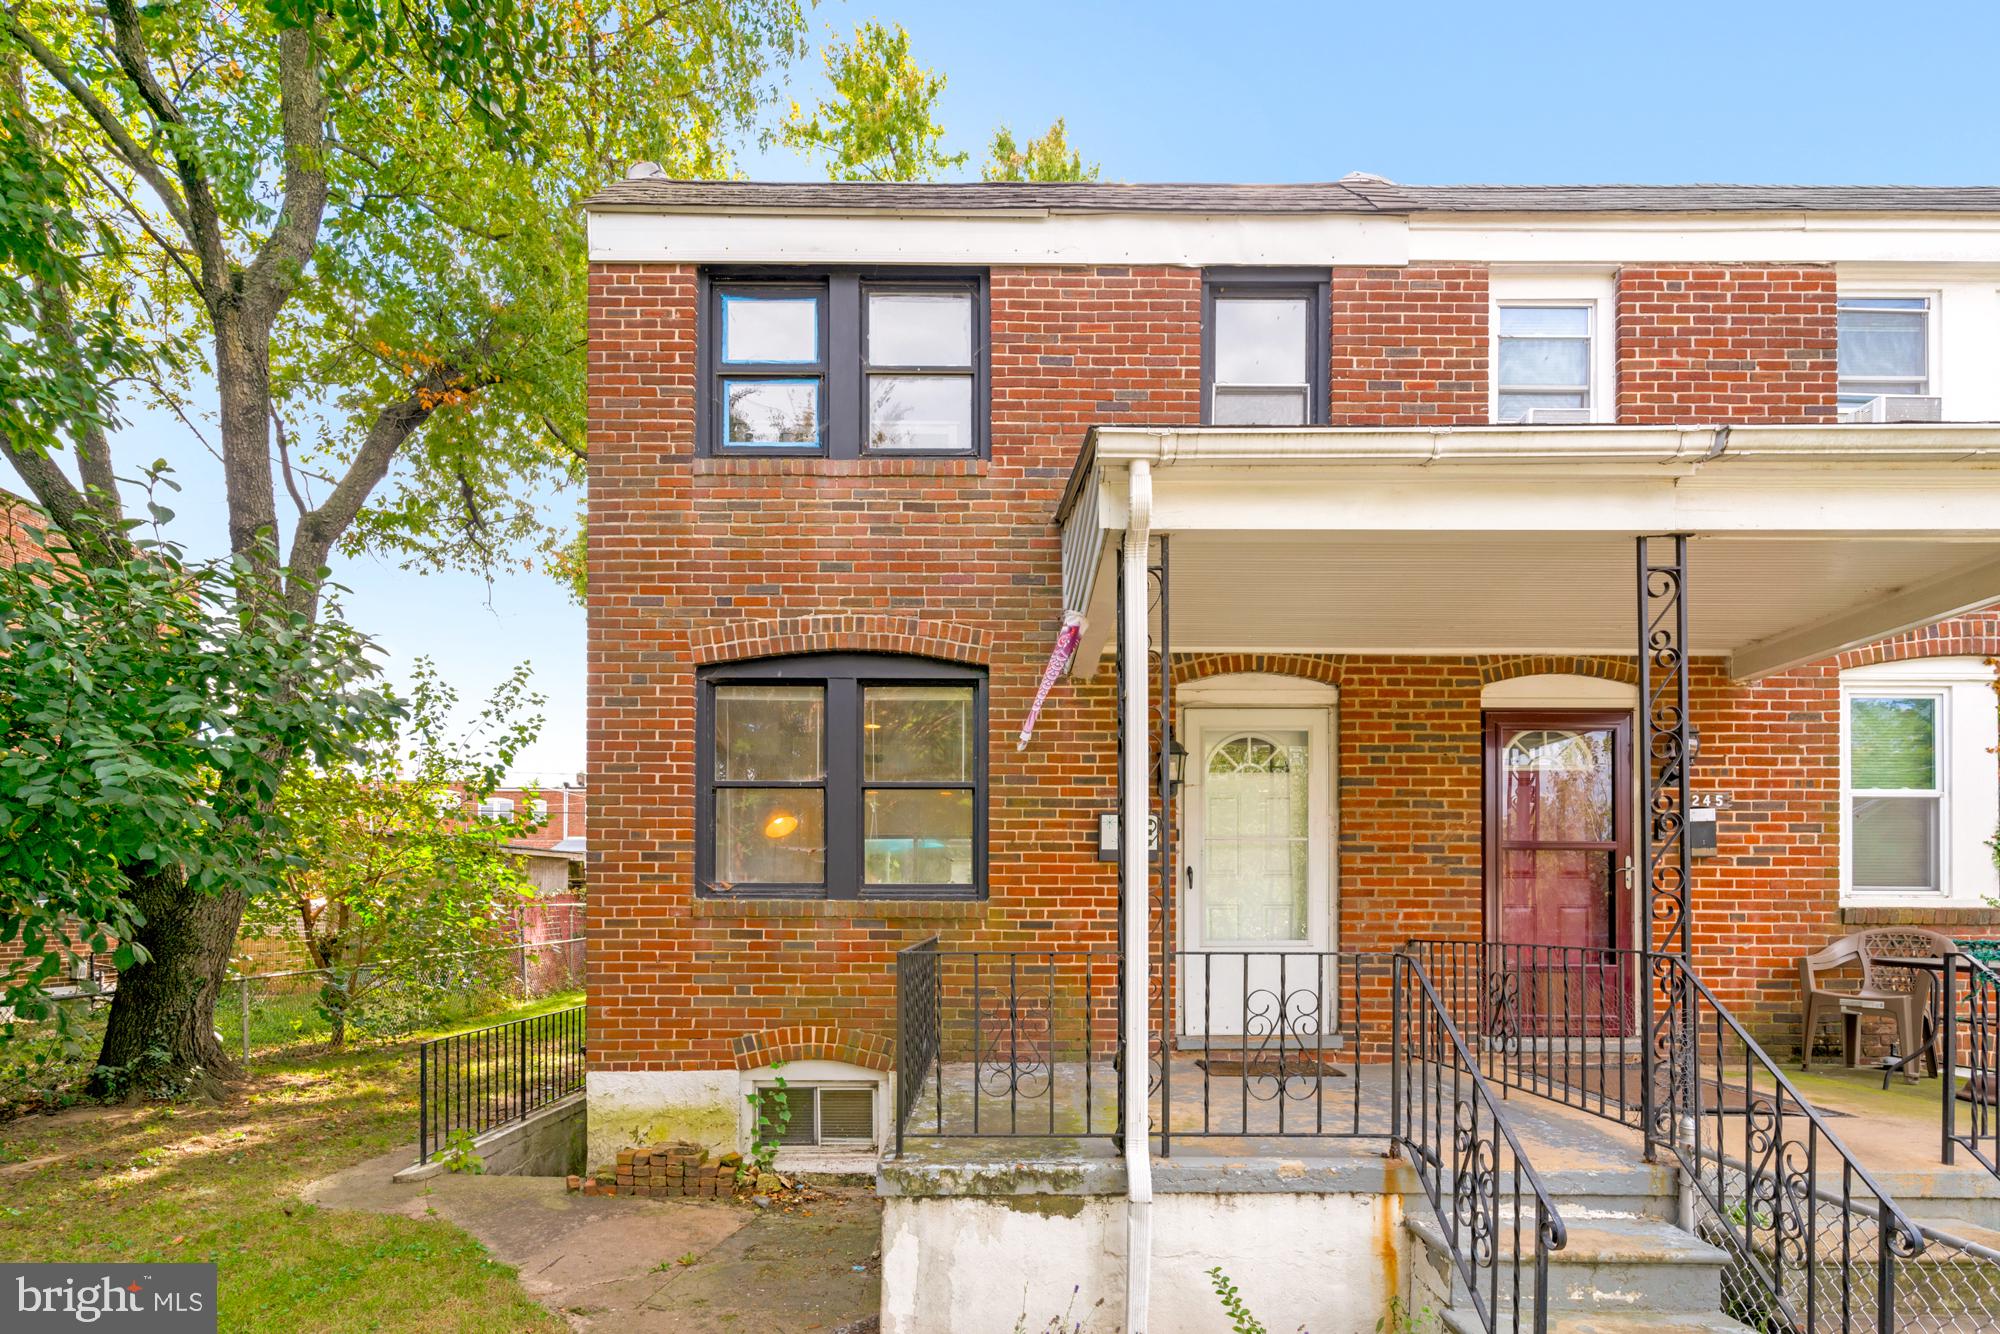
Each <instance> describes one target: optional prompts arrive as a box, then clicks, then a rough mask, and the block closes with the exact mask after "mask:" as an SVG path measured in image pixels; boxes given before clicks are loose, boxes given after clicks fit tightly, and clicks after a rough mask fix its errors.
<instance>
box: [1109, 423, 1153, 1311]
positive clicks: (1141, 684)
mask: <svg viewBox="0 0 2000 1334" xmlns="http://www.w3.org/2000/svg"><path fill="white" fill-rule="evenodd" d="M1127 497H1128V500H1129V503H1130V511H1129V512H1130V518H1129V519H1128V520H1127V522H1126V525H1125V545H1124V551H1123V553H1122V555H1123V559H1124V561H1125V590H1126V597H1125V606H1124V608H1123V610H1124V624H1123V625H1121V626H1120V627H1119V634H1120V635H1121V636H1122V637H1123V639H1124V643H1125V646H1126V658H1125V664H1126V670H1127V672H1128V673H1129V674H1130V679H1129V680H1128V681H1127V682H1126V686H1125V716H1124V717H1123V718H1121V719H1120V720H1119V727H1120V729H1121V730H1122V731H1123V734H1124V736H1125V772H1124V774H1123V775H1121V782H1120V785H1119V788H1120V792H1121V793H1122V795H1123V796H1124V798H1125V800H1124V801H1123V802H1122V803H1121V804H1122V806H1123V810H1122V813H1121V822H1122V826H1123V827H1122V828H1120V829H1119V831H1118V849H1119V856H1120V857H1121V858H1122V860H1123V867H1122V869H1123V872H1124V874H1123V876H1122V883H1121V884H1120V886H1119V893H1120V895H1121V897H1122V899H1123V906H1124V917H1125V941H1124V945H1125V957H1124V958H1123V959H1121V960H1119V966H1120V967H1121V968H1123V969H1124V974H1125V997H1124V1000H1125V1054H1124V1068H1123V1069H1122V1070H1121V1071H1120V1072H1119V1073H1120V1075H1121V1077H1122V1078H1123V1079H1124V1081H1125V1124H1124V1125H1123V1127H1121V1129H1122V1130H1123V1131H1124V1136H1125V1330H1126V1334H1145V1329H1146V1317H1147V1309H1148V1307H1149V1305H1150V1304H1151V1297H1152V1263H1153V1256H1152V1251H1153V1162H1152V1156H1151V1155H1152V1132H1151V1128H1150V1127H1149V1126H1148V1124H1147V1118H1146V1092H1147V1090H1146V1084H1147V1073H1148V1066H1149V1060H1148V1057H1147V1053H1148V1052H1149V1051H1150V1050H1151V1044H1150V1042H1149V1041H1148V1035H1147V1031H1146V1020H1147V1018H1148V1016H1147V1013H1146V1002H1147V995H1148V987H1147V985H1146V967H1147V963H1148V960H1149V959H1150V957H1151V943H1150V940H1149V939H1148V936H1149V929H1150V925H1151V923H1150V922H1149V920H1148V918H1147V915H1146V914H1147V912H1148V910H1149V907H1150V905H1149V904H1148V903H1147V894H1146V886H1147V881H1148V878H1149V876H1150V873H1151V859H1150V857H1149V855H1148V853H1147V850H1146V840H1145V839H1144V838H1142V837H1140V836H1139V830H1140V829H1142V828H1143V827H1144V820H1143V818H1142V815H1143V812H1144V811H1145V809H1146V802H1145V796H1146V793H1147V791H1148V789H1149V787H1150V783H1149V782H1148V777H1149V774H1150V766H1149V765H1148V764H1147V753H1148V749H1149V748H1148V746H1147V736H1148V733H1149V728H1148V726H1147V714H1148V712H1149V710H1148V691H1147V683H1148V680H1149V678H1150V677H1151V675H1152V674H1151V673H1150V672H1149V671H1148V670H1147V668H1146V629H1147V621H1146V546H1147V543H1148V541H1149V539H1150V538H1151V536H1152V526H1153V471H1152V468H1151V466H1150V465H1149V464H1148V463H1147V462H1146V461H1145V460H1144V459H1140V460H1137V461H1135V462H1134V463H1133V464H1132V469H1131V477H1130V479H1129V481H1128V484H1127ZM1135 660H1136V670H1134V664H1135Z"/></svg>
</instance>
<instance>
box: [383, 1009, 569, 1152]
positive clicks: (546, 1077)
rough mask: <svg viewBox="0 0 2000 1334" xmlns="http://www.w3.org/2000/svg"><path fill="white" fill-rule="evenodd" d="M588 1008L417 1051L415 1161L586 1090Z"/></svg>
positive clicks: (450, 1038)
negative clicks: (456, 1138) (463, 1136)
mask: <svg viewBox="0 0 2000 1334" xmlns="http://www.w3.org/2000/svg"><path fill="white" fill-rule="evenodd" d="M584 1037H585V1029H584V1007H583V1006H581V1005H575V1006H571V1007H570V1008H568V1009H564V1010H552V1011H550V1012H549V1013H548V1014H537V1015H530V1016H528V1017H527V1018H525V1019H515V1020H511V1021H509V1022H508V1023H504V1024H493V1025H490V1026H488V1027H486V1028H475V1029H472V1030H470V1031H469V1032H465V1033H452V1034H449V1035H447V1036H445V1037H441V1038H435V1039H433V1040H431V1041H429V1042H426V1043H424V1044H423V1045H422V1046H421V1047H419V1048H418V1049H417V1104H418V1106H417V1161H418V1162H419V1163H427V1162H429V1161H430V1160H431V1158H432V1157H433V1156H434V1155H436V1154H438V1153H439V1152H441V1151H443V1150H444V1149H445V1148H446V1147H447V1146H448V1145H449V1143H450V1142H451V1139H452V1137H453V1136H454V1135H457V1134H459V1133H460V1132H464V1133H467V1134H470V1135H473V1136H478V1135H483V1134H485V1133H486V1132H487V1131H489V1130H495V1129H498V1128H499V1127H501V1126H504V1125H506V1124H508V1123H509V1122H512V1121H518V1120H520V1119H522V1118H523V1117H526V1116H528V1115H529V1114H531V1113H533V1112H535V1111H538V1110H540V1109H541V1108H543V1107H547V1106H549V1105H550V1104H551V1103H554V1102H557V1101H558V1100H560V1099H562V1098H565V1097H567V1096H569V1095H570V1094H572V1093H578V1092H581V1091H582V1089H583V1076H584Z"/></svg>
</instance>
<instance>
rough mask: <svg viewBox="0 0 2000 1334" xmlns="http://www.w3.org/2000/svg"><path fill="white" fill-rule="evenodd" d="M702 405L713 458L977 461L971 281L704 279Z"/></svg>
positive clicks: (978, 411)
mask: <svg viewBox="0 0 2000 1334" xmlns="http://www.w3.org/2000/svg"><path fill="white" fill-rule="evenodd" d="M706 283H707V298H706V300H705V301H704V303H703V310H704V317H703V328H702V335H701V348H700V358H701V365H702V383H703V392H702V393H701V395H700V396H699V401H698V404H697V417H698V418H699V429H700V431H701V436H702V440H703V448H704V450H705V452H708V453H712V454H821V455H826V456H829V457H832V458H855V457H858V456H860V455H864V454H895V455H904V456H908V455H961V456H965V455H977V454H979V453H982V452H983V451H984V449H985V441H986V422H987V404H986V386H985V382H986V291H985V284H984V281H983V280H982V279H980V278H978V277H976V276H938V275H934V274H928V273H926V274H912V275H902V274H881V275H875V274H864V273H859V272H833V273H820V274H812V275H805V274H798V273H783V274H778V275H771V274H764V273H746V274H740V275H730V274H720V273H718V274H712V275H706Z"/></svg>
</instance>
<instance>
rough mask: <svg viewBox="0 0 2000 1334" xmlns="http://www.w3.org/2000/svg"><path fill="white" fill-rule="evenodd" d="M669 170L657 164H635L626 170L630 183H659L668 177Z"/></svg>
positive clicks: (640, 162) (626, 176) (643, 162)
mask: <svg viewBox="0 0 2000 1334" xmlns="http://www.w3.org/2000/svg"><path fill="white" fill-rule="evenodd" d="M666 174H667V169H666V168H665V167H662V166H661V165H660V164H659V163H657V162H645V161H639V162H634V163H633V164H632V165H631V166H629V167H627V168H626V169H625V179H626V180H628V181H657V180H662V179H664V178H665V177H666Z"/></svg>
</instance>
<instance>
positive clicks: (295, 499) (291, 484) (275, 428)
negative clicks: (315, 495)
mask: <svg viewBox="0 0 2000 1334" xmlns="http://www.w3.org/2000/svg"><path fill="white" fill-rule="evenodd" d="M271 429H272V433H273V434H274V435H275V436H276V437H277V441H278V469H279V472H280V473H281V474H282V475H283V477H284V479H285V490H287V491H289V492H291V495H292V504H294V505H296V506H297V507H298V511H299V513H300V514H302V515H303V514H307V513H310V512H311V511H312V506H310V505H308V504H306V498H305V496H304V495H302V494H300V492H299V482H298V478H296V477H294V476H293V475H292V451H291V447H290V445H289V444H288V443H287V442H286V440H285V419H284V418H283V417H280V416H279V415H278V410H277V409H276V408H273V409H271Z"/></svg>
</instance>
